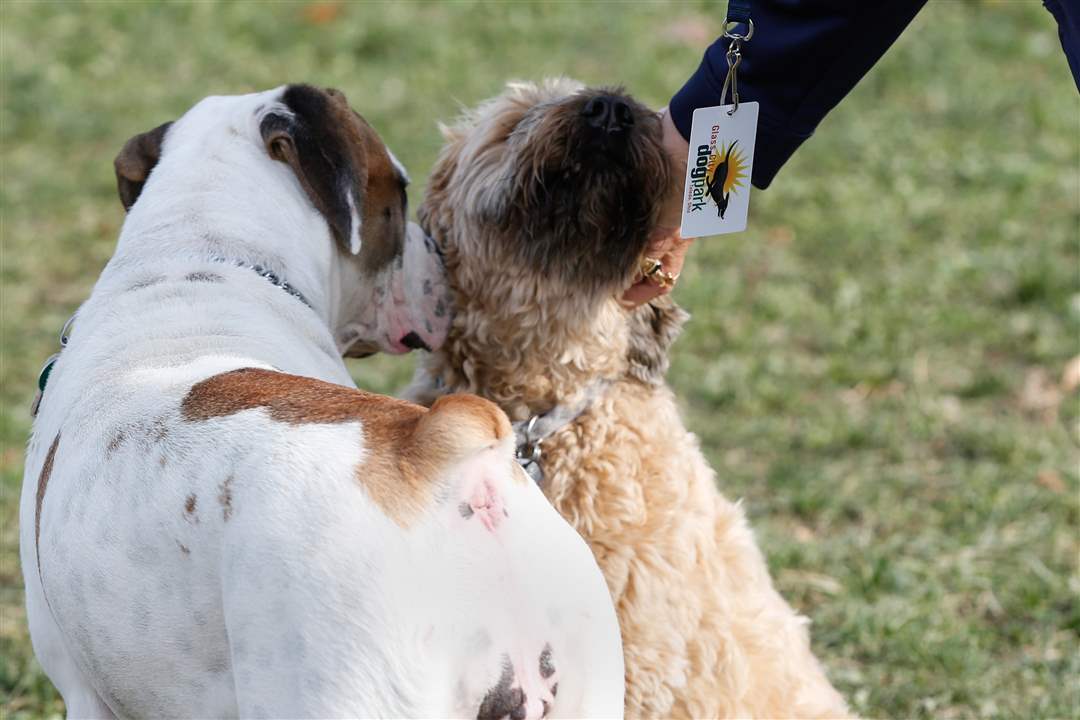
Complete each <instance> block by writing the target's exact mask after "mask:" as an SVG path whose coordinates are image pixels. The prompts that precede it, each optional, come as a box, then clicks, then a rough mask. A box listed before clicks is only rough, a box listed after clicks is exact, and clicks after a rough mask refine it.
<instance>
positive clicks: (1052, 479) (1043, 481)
mask: <svg viewBox="0 0 1080 720" xmlns="http://www.w3.org/2000/svg"><path fill="white" fill-rule="evenodd" d="M1035 482H1037V483H1039V484H1040V485H1042V486H1043V487H1044V488H1046V489H1047V490H1049V491H1050V492H1053V493H1058V494H1059V495H1060V494H1061V493H1063V492H1065V489H1066V488H1065V481H1064V480H1062V479H1061V475H1059V474H1058V473H1057V471H1056V470H1040V471H1039V474H1038V475H1036V476H1035Z"/></svg>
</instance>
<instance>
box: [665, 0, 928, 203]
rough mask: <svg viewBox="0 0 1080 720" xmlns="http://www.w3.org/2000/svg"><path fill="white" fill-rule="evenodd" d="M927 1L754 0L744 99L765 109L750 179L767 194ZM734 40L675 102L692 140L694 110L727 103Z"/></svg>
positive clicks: (723, 43)
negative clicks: (727, 77) (724, 99)
mask: <svg viewBox="0 0 1080 720" xmlns="http://www.w3.org/2000/svg"><path fill="white" fill-rule="evenodd" d="M925 4H926V0H754V1H753V2H752V7H751V19H752V20H753V21H754V36H753V38H752V39H751V40H750V41H749V42H744V43H743V44H742V56H743V61H742V64H741V65H740V66H739V100H740V101H742V102H750V101H754V100H756V101H757V102H759V103H760V104H761V112H760V115H759V119H758V138H757V143H756V147H755V150H754V171H753V177H752V178H751V181H752V182H753V184H754V186H755V187H758V188H761V189H764V188H766V187H768V186H769V183H771V182H772V179H773V177H774V176H775V175H776V173H777V172H778V171H779V170H780V168H781V167H782V166H783V164H784V163H785V162H787V160H788V158H790V157H791V155H792V154H793V153H794V152H795V150H796V149H797V148H798V147H799V145H801V144H802V143H803V141H805V140H806V139H807V138H808V137H810V135H811V134H813V132H814V129H815V128H816V127H817V126H818V123H820V122H821V120H822V119H823V118H824V117H825V115H826V114H827V113H828V112H829V111H830V110H832V109H833V108H834V107H836V105H837V103H839V102H840V101H841V100H842V99H843V98H844V96H845V95H847V94H848V92H850V91H851V89H852V88H853V87H855V85H856V83H858V82H859V80H860V79H862V77H863V75H865V74H866V73H867V71H868V70H870V68H871V67H873V65H874V63H876V62H877V61H878V60H879V59H880V58H881V56H882V55H884V54H885V51H886V50H887V49H888V48H889V46H890V45H892V44H893V42H894V41H895V40H896V38H897V37H899V35H900V33H901V32H902V31H903V29H904V28H905V27H907V25H908V23H910V22H911V20H912V18H914V17H915V14H916V13H918V12H919V9H920V8H921V7H922V6H923V5H925ZM729 42H730V41H729V40H727V39H726V38H723V37H721V38H720V39H718V40H717V41H716V42H715V43H713V44H712V45H711V46H710V47H709V49H708V50H706V51H705V58H704V59H703V60H702V61H701V66H700V67H699V68H698V69H697V72H696V73H694V75H693V77H691V78H690V80H689V81H687V83H686V85H684V86H683V88H682V90H680V91H679V92H678V93H676V94H675V97H673V98H672V99H671V103H670V104H669V106H668V107H669V111H670V113H671V119H672V121H673V122H674V123H675V127H676V128H677V129H678V130H679V132H680V133H681V134H682V136H683V137H684V138H689V137H690V124H691V120H692V118H693V114H694V110H695V109H697V108H699V107H710V106H713V105H720V104H722V101H721V98H720V90H721V88H722V87H723V85H724V77H725V75H727V61H726V60H725V54H726V53H727V49H728V44H729Z"/></svg>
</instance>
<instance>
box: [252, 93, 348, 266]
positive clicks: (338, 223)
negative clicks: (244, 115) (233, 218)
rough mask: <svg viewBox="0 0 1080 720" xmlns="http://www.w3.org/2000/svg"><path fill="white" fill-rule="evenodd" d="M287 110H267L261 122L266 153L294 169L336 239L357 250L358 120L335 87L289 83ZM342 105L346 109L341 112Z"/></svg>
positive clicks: (284, 99) (286, 97)
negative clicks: (355, 130) (355, 128)
mask: <svg viewBox="0 0 1080 720" xmlns="http://www.w3.org/2000/svg"><path fill="white" fill-rule="evenodd" d="M282 102H283V103H284V104H285V106H286V107H287V108H288V110H289V112H273V111H272V112H270V113H268V114H267V115H266V116H265V117H264V118H263V120H262V122H261V123H260V124H259V130H260V132H261V133H262V138H263V142H264V143H265V144H266V151H267V152H268V153H270V157H272V158H274V159H275V160H279V161H281V162H283V163H285V164H287V165H288V166H289V167H291V168H292V170H293V173H295V174H296V177H297V179H298V180H299V181H300V184H301V185H302V186H303V188H304V191H305V192H306V193H307V195H308V197H309V198H310V199H311V202H312V204H314V205H315V208H316V209H317V210H318V211H319V212H321V213H322V214H323V216H324V217H325V218H326V222H327V223H328V224H329V225H330V229H331V231H332V232H333V233H334V235H335V237H336V238H337V240H338V241H339V242H341V243H342V244H343V245H344V246H345V247H347V248H348V249H349V251H350V252H352V253H353V254H354V255H355V254H357V253H358V252H360V237H361V227H360V225H361V216H360V212H361V208H363V207H364V198H363V188H364V187H365V185H366V184H367V166H366V163H365V160H364V152H363V150H362V148H359V147H357V145H358V144H359V140H358V139H357V138H355V137H354V136H353V135H354V134H350V132H349V130H350V128H351V127H352V126H353V125H354V124H355V123H356V120H355V119H354V118H353V117H352V115H353V113H352V112H351V111H349V109H348V106H347V105H345V103H344V95H342V94H341V93H340V92H338V91H337V90H329V91H322V90H319V89H318V88H314V87H311V86H310V85H290V86H289V87H288V88H287V89H286V90H285V93H284V95H283V96H282ZM343 108H344V112H343Z"/></svg>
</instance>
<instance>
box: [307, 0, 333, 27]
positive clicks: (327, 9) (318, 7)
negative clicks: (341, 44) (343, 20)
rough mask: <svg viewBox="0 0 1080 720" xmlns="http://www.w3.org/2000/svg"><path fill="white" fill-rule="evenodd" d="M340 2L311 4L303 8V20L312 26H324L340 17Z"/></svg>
mask: <svg viewBox="0 0 1080 720" xmlns="http://www.w3.org/2000/svg"><path fill="white" fill-rule="evenodd" d="M341 9H342V4H341V3H340V2H313V3H311V4H309V5H307V6H306V7H305V8H304V19H305V20H307V21H308V22H309V23H311V24H312V25H326V24H327V23H331V22H333V21H335V20H337V19H338V16H339V15H341Z"/></svg>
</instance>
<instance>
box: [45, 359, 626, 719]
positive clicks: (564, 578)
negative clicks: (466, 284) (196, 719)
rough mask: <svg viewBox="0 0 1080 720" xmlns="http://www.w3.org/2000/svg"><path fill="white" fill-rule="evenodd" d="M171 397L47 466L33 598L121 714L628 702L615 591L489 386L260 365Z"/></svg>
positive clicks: (583, 708)
mask: <svg viewBox="0 0 1080 720" xmlns="http://www.w3.org/2000/svg"><path fill="white" fill-rule="evenodd" d="M145 391H146V388H144V392H143V395H144V396H145V395H146V394H147V393H146V392H145ZM176 395H177V393H176V392H175V390H174V391H172V392H170V391H168V390H166V391H165V392H163V393H162V394H161V395H160V396H159V398H158V399H159V400H161V401H163V405H162V406H159V407H158V410H157V412H156V414H155V415H154V416H152V417H149V416H144V419H143V420H141V421H139V422H133V423H125V422H123V421H120V422H115V418H114V419H113V421H110V422H108V423H102V424H101V425H100V426H98V427H86V426H84V427H83V428H81V429H79V430H77V431H73V430H75V429H74V428H71V429H70V430H72V431H65V430H64V429H61V430H60V431H59V432H58V433H57V435H56V436H55V439H54V440H53V441H52V443H51V445H50V447H49V449H48V450H47V451H46V452H47V455H48V459H47V461H46V460H42V461H41V465H45V464H46V463H47V464H48V466H49V468H48V477H45V478H44V480H43V482H42V485H41V488H40V490H39V495H40V496H41V497H42V501H43V502H42V506H41V508H40V509H39V510H38V513H39V515H38V518H39V520H38V522H39V524H40V525H43V526H44V527H47V528H62V531H57V530H55V529H54V530H52V531H50V532H47V533H45V534H44V535H42V536H41V537H40V538H39V541H38V542H39V548H40V550H39V553H40V555H41V556H42V557H43V558H45V562H42V564H41V567H40V579H41V585H42V589H43V593H44V596H45V598H47V603H48V605H49V608H50V611H51V614H52V615H53V616H54V617H55V619H56V622H57V624H58V627H59V631H60V634H61V635H62V636H63V638H64V642H65V643H66V644H67V646H68V648H69V649H70V651H71V652H72V653H73V655H74V656H75V658H76V664H77V665H78V666H80V667H82V668H84V671H85V672H87V674H88V675H89V676H90V680H91V683H92V684H93V686H94V687H95V689H96V691H97V692H98V694H99V695H100V697H101V698H102V699H103V700H104V701H105V702H106V704H108V705H109V706H110V707H112V708H113V709H114V710H115V711H116V712H117V713H119V714H123V715H129V714H130V715H135V716H150V715H153V716H158V715H199V716H220V715H230V714H236V713H240V714H241V715H252V714H254V715H264V714H275V715H281V716H300V715H321V716H338V715H342V714H349V715H364V714H367V713H370V712H371V711H372V710H373V709H374V710H378V711H380V712H382V713H387V714H390V715H397V716H410V715H411V716H417V715H421V716H447V715H462V714H466V715H469V716H476V715H477V714H479V715H480V716H482V717H501V716H503V715H505V714H507V713H511V712H512V713H513V714H514V716H515V717H516V716H521V717H525V716H528V717H540V716H541V715H544V714H546V713H548V711H549V710H550V708H552V707H557V708H558V710H559V711H560V712H559V714H567V715H575V714H582V715H609V716H610V715H617V714H619V713H620V706H621V682H622V664H621V657H620V656H619V654H618V652H617V649H618V637H617V633H618V630H617V627H616V625H615V619H614V615H613V613H612V614H611V615H610V617H603V616H601V617H595V616H592V617H590V613H595V609H596V608H601V609H602V608H604V607H605V604H606V605H607V607H609V608H610V604H609V603H606V593H607V591H606V588H604V587H603V583H602V581H601V580H600V578H599V576H598V575H597V574H596V573H595V566H594V564H593V560H592V558H591V555H590V554H589V552H588V550H587V548H586V547H585V545H584V543H583V542H582V541H581V540H580V538H578V537H577V535H576V534H575V533H573V532H572V531H571V530H570V529H569V528H568V527H566V526H565V524H564V523H563V522H562V521H561V519H559V517H558V515H557V513H555V511H554V510H553V509H552V508H551V507H550V505H549V504H548V503H547V502H546V500H545V499H544V498H543V496H542V495H541V493H540V492H539V490H538V489H537V488H536V487H535V486H534V485H533V484H532V483H530V482H529V481H528V480H527V478H526V477H525V476H524V474H523V473H522V471H521V470H520V468H518V467H517V465H516V463H515V462H514V461H513V458H512V439H511V438H512V433H511V431H510V426H509V423H508V421H507V419H506V416H505V415H504V414H503V413H502V411H500V410H498V409H497V408H496V407H495V406H494V405H493V404H491V403H489V402H487V401H485V400H481V399H479V398H476V397H473V396H448V397H446V398H444V399H442V400H441V401H440V402H439V403H437V404H436V406H435V407H433V408H432V409H431V410H426V409H424V408H421V407H419V406H417V405H413V404H410V403H406V402H402V401H398V400H393V399H391V398H386V397H383V396H378V395H373V394H370V393H364V392H361V391H358V390H353V389H350V388H345V387H342V386H338V385H334V384H331V383H326V382H323V381H319V380H314V379H311V378H305V377H300V376H295V375H288V374H285V373H280V372H275V371H273V370H269V369H263V368H250V367H249V368H240V369H236V370H231V371H226V372H222V373H217V374H215V375H212V376H210V377H208V378H205V379H202V380H200V381H198V382H195V383H194V384H192V385H191V386H190V388H189V389H188V390H187V392H186V393H184V394H183V397H182V398H177V397H176ZM169 396H172V399H171V402H170V401H167V400H165V398H167V397H169ZM121 428H122V429H121ZM102 445H104V446H105V447H106V452H105V453H104V454H99V453H96V452H94V449H95V448H97V447H100V446H102ZM91 458H93V460H91ZM80 459H81V460H80ZM75 618H77V620H74V619H75ZM597 647H611V648H614V649H615V651H616V652H614V653H613V656H611V657H589V653H590V652H592V649H593V648H597ZM164 678H167V679H168V680H167V681H165V682H163V679H164ZM586 678H589V679H588V682H585V680H586ZM602 678H606V679H602ZM586 687H589V688H591V689H592V690H591V692H592V693H593V694H592V695H590V696H586ZM556 698H558V705H557V706H556Z"/></svg>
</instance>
